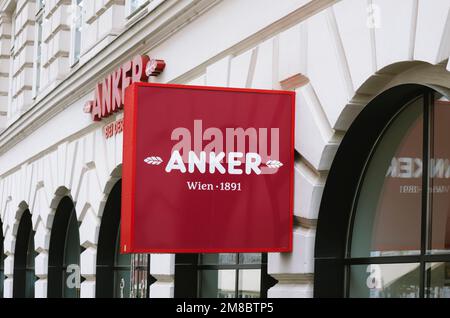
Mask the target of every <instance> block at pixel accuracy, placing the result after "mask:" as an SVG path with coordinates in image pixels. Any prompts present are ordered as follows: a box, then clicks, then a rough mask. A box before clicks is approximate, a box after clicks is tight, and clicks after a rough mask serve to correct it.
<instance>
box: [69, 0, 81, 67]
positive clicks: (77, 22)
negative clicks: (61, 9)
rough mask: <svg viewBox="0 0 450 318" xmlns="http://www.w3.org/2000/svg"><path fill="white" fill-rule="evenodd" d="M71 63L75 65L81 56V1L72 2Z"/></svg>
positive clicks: (74, 0)
mask: <svg viewBox="0 0 450 318" xmlns="http://www.w3.org/2000/svg"><path fill="white" fill-rule="evenodd" d="M73 7H74V9H73V11H72V12H73V18H72V52H71V63H72V65H74V64H76V63H77V62H78V61H79V60H80V55H81V32H82V27H83V0H73Z"/></svg>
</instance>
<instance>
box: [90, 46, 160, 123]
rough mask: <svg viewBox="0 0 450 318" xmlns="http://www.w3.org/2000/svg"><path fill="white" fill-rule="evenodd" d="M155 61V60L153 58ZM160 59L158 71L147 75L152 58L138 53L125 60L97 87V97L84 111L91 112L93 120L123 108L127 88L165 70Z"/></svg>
mask: <svg viewBox="0 0 450 318" xmlns="http://www.w3.org/2000/svg"><path fill="white" fill-rule="evenodd" d="M152 61H155V60H152ZM157 61H159V64H158V65H159V68H158V70H157V72H156V71H155V72H153V73H149V74H148V75H147V72H146V70H147V64H148V63H149V62H150V58H149V57H148V56H146V55H138V56H136V57H134V58H133V60H131V61H127V62H125V63H124V64H123V65H122V66H121V67H119V68H118V69H117V70H115V71H114V72H112V73H111V74H109V75H108V76H107V77H106V78H105V79H103V80H102V81H101V82H100V83H98V84H97V85H96V87H95V98H94V100H93V101H88V102H87V103H86V104H85V107H84V111H85V112H88V113H91V116H92V120H94V121H99V120H101V119H102V118H105V117H108V116H110V115H111V114H112V113H114V112H117V111H118V110H120V109H122V108H123V104H124V99H125V90H126V88H127V87H128V86H130V85H131V84H132V83H136V82H141V81H147V80H148V77H149V76H157V75H158V74H159V73H161V72H162V70H164V67H165V63H164V61H163V60H157Z"/></svg>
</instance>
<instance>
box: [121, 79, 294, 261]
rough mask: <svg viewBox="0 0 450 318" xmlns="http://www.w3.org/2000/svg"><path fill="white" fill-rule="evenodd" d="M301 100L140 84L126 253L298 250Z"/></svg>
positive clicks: (125, 198)
mask: <svg viewBox="0 0 450 318" xmlns="http://www.w3.org/2000/svg"><path fill="white" fill-rule="evenodd" d="M294 108H295V93H294V92H287V91H267V90H254V89H234V88H219V87H197V86H185V85H168V84H147V83H136V84H133V85H132V86H131V87H130V88H128V89H127V92H126V98H125V107H124V109H125V114H124V155H123V181H122V221H121V222H122V223H121V251H122V252H123V253H219V252H236V253H237V252H288V251H291V250H292V218H293V217H292V212H293V169H294Z"/></svg>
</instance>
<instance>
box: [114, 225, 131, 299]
mask: <svg viewBox="0 0 450 318" xmlns="http://www.w3.org/2000/svg"><path fill="white" fill-rule="evenodd" d="M130 275H131V254H122V253H120V230H118V231H117V239H116V250H115V256H114V298H130V291H131V285H130Z"/></svg>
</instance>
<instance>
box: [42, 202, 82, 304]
mask: <svg viewBox="0 0 450 318" xmlns="http://www.w3.org/2000/svg"><path fill="white" fill-rule="evenodd" d="M72 217H75V219H76V217H77V216H76V212H75V205H74V203H73V201H72V199H71V198H70V197H68V196H65V197H63V198H62V199H61V201H60V202H59V204H58V207H57V209H56V212H55V216H54V220H53V224H52V229H51V232H50V244H49V253H48V255H49V256H48V287H47V297H48V298H62V297H65V294H64V291H65V285H64V284H65V281H64V278H65V274H66V270H67V264H66V251H65V247H66V242H67V239H68V233H69V224H70V223H69V222H70V219H71V218H72ZM76 224H77V230H78V266H80V264H81V253H82V252H83V250H82V248H81V245H80V235H79V228H80V222H78V220H77V221H76ZM82 281H83V279H82V277H81V271H80V283H81V282H82ZM80 291H81V286H80V289H78V290H77V297H79V296H80Z"/></svg>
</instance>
